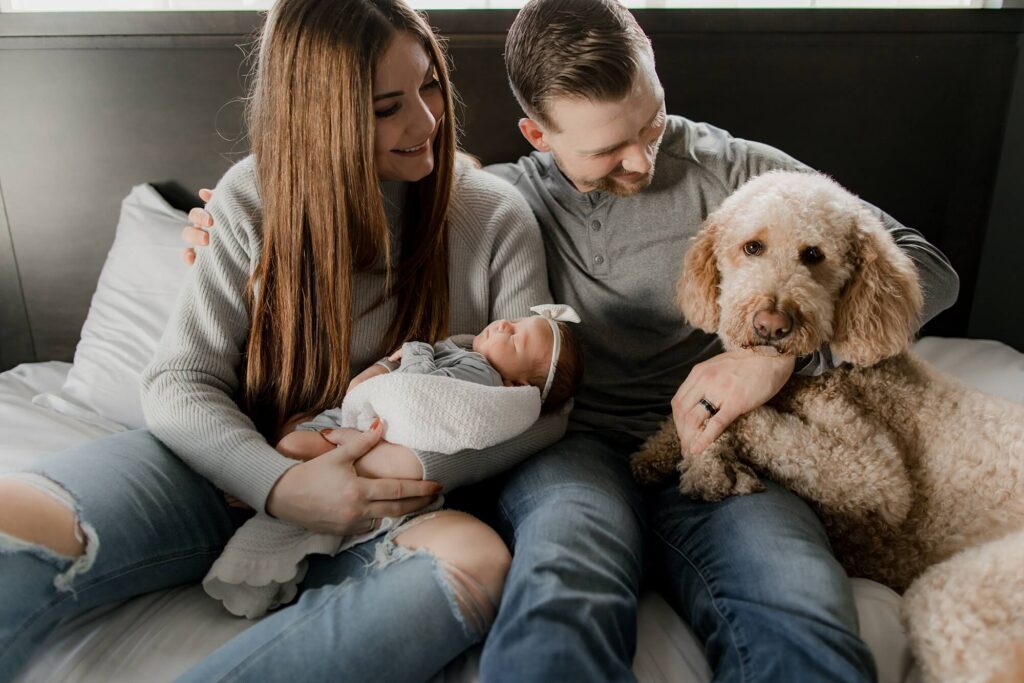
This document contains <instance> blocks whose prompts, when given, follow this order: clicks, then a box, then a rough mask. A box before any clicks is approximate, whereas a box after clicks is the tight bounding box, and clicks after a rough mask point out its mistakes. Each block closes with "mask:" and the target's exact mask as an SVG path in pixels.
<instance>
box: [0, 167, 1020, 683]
mask: <svg viewBox="0 0 1024 683" xmlns="http://www.w3.org/2000/svg"><path fill="white" fill-rule="evenodd" d="M183 221H184V214H183V213H182V212H181V211H179V210H177V209H175V208H174V207H172V206H171V205H170V204H169V203H168V202H167V201H166V200H165V199H164V198H163V197H162V196H161V195H160V194H159V193H158V192H157V191H156V190H155V189H154V188H153V187H152V186H150V185H138V186H136V187H135V188H133V189H132V192H131V193H130V194H129V195H128V197H127V198H125V200H124V202H123V203H122V208H121V217H120V220H119V222H118V226H117V231H116V235H115V239H114V244H113V246H112V247H111V249H110V252H109V253H108V255H107V260H106V263H105V265H104V267H103V271H102V273H101V275H100V280H99V283H98V285H97V289H96V292H95V293H94V295H93V299H92V304H91V307H90V309H89V313H88V316H87V318H86V322H85V325H84V326H83V328H82V333H81V339H80V341H79V344H78V348H77V350H76V353H75V360H74V363H73V364H72V363H66V362H60V361H49V362H38V363H24V364H21V365H18V366H17V367H14V368H13V369H11V370H8V371H7V372H4V373H2V374H0V473H2V472H5V471H11V470H17V469H20V468H23V467H25V466H27V465H30V464H31V463H32V462H34V461H35V460H37V459H39V458H41V457H44V456H45V455H47V454H49V453H53V452H56V451H59V450H61V449H64V448H68V447H71V446H74V445H76V444H79V443H82V442H84V441H88V440H90V439H94V438H97V437H99V436H102V435H105V434H110V433H112V432H114V431H118V430H121V429H126V428H132V427H138V426H141V424H142V423H141V420H142V416H141V410H140V409H139V406H138V373H139V371H140V370H141V368H142V367H143V366H144V364H145V362H146V360H147V359H148V357H149V354H150V353H151V352H152V350H153V348H155V345H156V342H157V339H158V338H159V334H160V330H161V328H162V325H163V322H164V321H165V320H166V318H167V316H168V315H169V313H170V309H171V307H172V306H173V304H174V298H175V295H176V292H177V289H178V287H179V286H180V282H181V281H182V278H183V276H184V273H185V267H184V266H183V265H182V264H181V262H180V259H179V258H178V250H179V242H178V232H179V230H180V227H181V225H182V223H183ZM916 350H917V351H918V353H920V354H921V355H922V356H923V357H925V358H926V359H928V360H929V361H931V362H932V363H933V364H935V365H936V366H937V367H939V368H941V369H943V370H945V371H947V372H949V373H951V374H953V375H955V376H957V377H959V378H960V379H961V380H962V381H963V382H964V383H965V384H967V385H969V386H973V387H976V388H979V389H982V390H985V391H988V392H991V393H994V394H999V395H1002V396H1006V397H1008V398H1010V399H1012V400H1016V401H1020V402H1022V403H1024V354H1021V353H1019V352H1017V351H1015V350H1014V349H1012V348H1010V347H1009V346H1006V345H1004V344H1002V343H1000V342H997V341H984V340H969V339H945V338H936V337H927V338H924V339H922V340H920V341H919V342H918V343H917V345H916ZM853 581H854V587H855V592H856V598H857V606H858V610H859V614H860V622H861V632H862V635H863V637H864V638H865V640H866V641H867V642H868V644H869V646H870V647H871V650H872V652H873V653H874V655H875V658H876V662H877V664H878V670H879V676H880V681H882V682H883V683H903V682H906V681H913V680H914V678H915V677H916V671H915V669H914V666H913V661H912V658H911V655H910V652H909V649H908V647H907V641H906V638H905V636H904V634H903V631H902V628H901V626H900V621H899V614H898V612H899V605H900V598H899V596H898V595H897V594H895V593H894V592H893V591H891V590H889V589H888V588H886V587H884V586H881V585H879V584H877V583H874V582H871V581H867V580H864V579H856V578H855V579H854V580H853ZM251 623H252V622H249V621H246V620H244V619H239V618H236V617H233V616H231V615H230V614H228V613H227V612H225V611H224V610H223V609H222V608H221V606H220V604H219V603H218V602H216V601H214V600H212V599H210V598H208V597H207V596H206V595H205V594H204V593H203V591H202V589H201V588H200V586H199V585H198V584H196V585H183V586H179V587H177V588H173V589H169V590H164V591H160V592H157V593H153V594H149V595H145V596H141V597H138V598H135V599H133V600H130V601H128V602H126V603H124V604H121V605H115V606H110V607H106V608H102V609H99V610H95V611H92V612H90V613H87V614H85V615H82V616H81V617H79V618H77V619H75V620H72V621H69V622H67V623H65V624H63V625H61V627H59V628H58V629H57V630H56V631H55V632H54V633H53V634H52V635H51V636H50V638H49V639H48V640H47V642H46V643H45V644H44V645H43V647H41V648H40V650H39V652H38V653H37V655H36V656H35V657H34V658H33V659H32V660H31V662H30V663H29V664H28V666H27V667H26V669H25V670H24V671H22V672H21V674H20V676H19V678H18V679H16V680H18V681H21V682H27V681H33V682H36V681H69V682H72V681H136V680H139V679H143V678H144V679H145V680H147V681H163V680H172V679H173V678H175V677H176V676H177V675H178V674H180V673H182V672H184V671H185V670H186V669H187V668H188V667H189V666H190V665H191V664H193V663H194V662H196V661H198V660H199V659H201V658H202V657H203V656H204V655H206V654H207V653H209V652H211V651H212V650H214V649H215V648H216V647H217V646H218V645H220V644H221V643H223V642H225V641H226V640H228V639H229V638H231V637H232V636H234V635H235V634H237V633H239V632H241V631H242V630H244V629H245V628H247V627H248V626H249V625H250V624H251ZM478 656H479V648H475V649H473V650H470V651H469V652H467V653H465V654H464V655H462V656H460V657H459V658H458V659H456V660H455V661H453V662H451V663H450V664H449V665H448V666H447V667H446V669H445V670H444V671H442V672H441V673H439V674H437V675H436V676H435V677H434V679H433V680H434V681H460V682H461V681H473V680H476V679H477V676H476V670H477V662H478ZM633 668H634V671H635V673H636V675H637V678H638V679H639V680H640V681H643V682H651V683H653V682H656V681H680V680H683V681H698V682H699V681H708V680H710V670H709V668H708V665H707V662H706V661H705V659H704V657H703V654H702V651H701V647H700V645H699V644H698V642H697V641H696V639H695V638H694V637H693V635H692V634H691V632H690V631H689V630H688V628H687V627H686V626H685V625H684V624H683V622H682V621H681V620H680V619H679V618H678V617H677V616H676V615H675V613H674V612H673V611H672V609H671V608H670V607H669V606H668V605H667V604H666V602H665V601H664V600H663V599H662V598H661V597H660V596H658V595H657V594H656V593H654V592H653V591H650V590H648V591H645V592H644V594H643V596H642V598H641V604H640V621H639V645H638V649H637V653H636V657H635V659H634V663H633ZM430 673H431V672H424V675H428V674H430Z"/></svg>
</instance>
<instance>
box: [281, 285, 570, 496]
mask: <svg viewBox="0 0 1024 683" xmlns="http://www.w3.org/2000/svg"><path fill="white" fill-rule="evenodd" d="M531 310H533V311H534V312H536V313H538V315H535V316H531V317H529V318H520V319H518V320H512V321H508V320H496V321H494V322H492V323H491V324H490V325H488V326H487V327H485V328H484V330H483V331H482V332H480V334H478V335H476V336H471V335H468V334H467V335H456V336H453V337H449V338H447V339H445V340H443V341H440V342H438V343H436V344H434V345H430V344H428V343H426V342H418V341H413V342H406V343H405V344H403V345H402V348H400V349H399V350H398V351H396V352H395V353H393V354H391V355H390V356H389V357H387V358H384V359H381V360H379V361H377V363H375V364H374V365H376V366H382V367H384V368H386V369H387V370H388V371H389V372H395V373H408V374H418V375H440V376H445V377H451V378H452V379H459V380H464V381H467V382H474V383H476V384H482V385H485V386H494V387H498V386H506V387H519V386H527V385H532V386H535V387H537V389H539V390H540V396H541V412H542V413H551V412H554V411H555V410H557V409H559V408H561V407H562V406H563V405H565V403H566V401H568V400H569V399H570V398H571V397H572V395H573V394H574V393H576V389H577V387H578V386H579V383H580V379H581V377H582V375H583V357H582V351H581V349H580V345H579V342H578V341H577V340H576V338H575V337H574V336H573V334H572V331H571V330H570V329H569V326H568V325H567V324H566V323H567V322H579V317H578V316H577V315H576V312H575V311H573V310H572V308H570V307H568V306H551V305H548V306H535V307H533V308H532V309H531ZM361 377H362V375H360V376H358V377H356V378H355V379H353V380H352V382H351V383H350V384H349V391H351V390H352V389H353V388H354V387H355V386H356V385H357V384H359V383H361V381H363V380H361V379H360V378H361ZM340 426H341V408H332V409H330V410H326V411H324V412H322V413H320V414H319V415H317V416H316V417H315V418H313V419H312V420H310V421H308V422H303V423H302V424H300V425H299V426H298V427H297V428H296V430H295V431H293V432H291V433H290V434H286V435H285V436H284V437H282V438H281V440H280V441H278V443H277V451H278V452H279V453H281V454H282V455H285V456H287V457H289V458H294V459H296V460H310V459H312V458H315V457H316V456H318V455H322V454H324V453H326V452H327V451H329V450H331V449H333V448H335V447H336V446H335V444H334V443H332V442H330V441H327V439H326V438H324V437H323V436H321V434H322V433H323V432H326V431H329V430H332V429H335V428H338V427H340ZM363 460H366V461H367V462H365V463H362V464H360V463H359V462H357V463H356V470H357V471H358V472H359V473H360V474H361V475H364V476H374V477H405V476H407V475H409V474H410V471H408V470H407V469H405V468H403V467H402V463H395V462H393V461H392V462H391V467H390V468H387V467H385V469H382V468H381V467H379V466H378V464H377V463H374V462H373V460H374V458H373V456H372V454H371V455H370V456H367V457H366V458H363ZM381 464H383V463H381Z"/></svg>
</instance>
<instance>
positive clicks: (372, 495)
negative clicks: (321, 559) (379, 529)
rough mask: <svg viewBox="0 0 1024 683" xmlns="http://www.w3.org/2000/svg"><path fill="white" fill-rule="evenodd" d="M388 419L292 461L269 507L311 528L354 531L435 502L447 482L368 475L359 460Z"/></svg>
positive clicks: (341, 533) (279, 515)
mask: <svg viewBox="0 0 1024 683" xmlns="http://www.w3.org/2000/svg"><path fill="white" fill-rule="evenodd" d="M383 431H384V430H383V425H382V424H381V423H380V422H378V423H377V424H376V425H375V426H374V428H373V429H370V430H369V431H367V432H363V433H361V434H359V435H357V436H352V438H349V439H346V440H345V442H344V443H342V444H341V445H339V446H338V447H337V448H335V449H334V450H332V451H329V452H327V453H324V454H323V455H321V456H320V457H318V458H314V459H313V460H308V461H306V462H304V463H301V464H299V465H296V466H295V467H292V468H291V469H289V470H288V471H287V472H285V473H284V474H283V475H281V478H280V479H278V480H277V483H276V484H275V485H274V488H273V489H271V491H270V496H269V497H268V498H267V505H266V508H267V512H268V513H269V514H271V515H273V516H274V517H277V518H278V519H283V520H285V521H288V522H292V523H293V524H298V525H299V526H302V527H304V528H306V529H309V530H310V531H317V532H320V533H328V534H334V535H336V536H350V535H353V534H360V533H364V532H366V531H369V530H371V529H372V528H374V527H375V524H376V522H377V520H379V519H380V518H381V517H399V516H401V515H404V514H408V513H410V512H414V511H416V510H419V509H420V508H422V507H425V506H426V505H429V504H430V503H431V502H433V500H434V498H435V496H436V495H437V494H438V493H440V491H441V486H440V485H439V484H437V483H436V482H432V481H416V480H412V479H366V478H362V477H360V476H358V474H357V473H356V470H355V466H354V463H355V461H356V460H358V459H359V458H361V457H363V455H365V454H366V453H367V452H369V451H370V450H371V449H373V448H374V446H376V445H377V444H378V442H380V439H381V435H382V434H383Z"/></svg>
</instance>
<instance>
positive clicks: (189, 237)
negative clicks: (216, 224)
mask: <svg viewBox="0 0 1024 683" xmlns="http://www.w3.org/2000/svg"><path fill="white" fill-rule="evenodd" d="M199 198H200V199H202V200H203V201H204V202H205V203H207V204H208V203H209V202H210V199H212V198H213V192H212V191H211V190H207V189H205V188H204V189H202V190H199ZM212 227H213V216H211V215H210V214H209V213H208V212H207V211H206V210H204V209H200V208H198V207H197V208H195V209H192V210H191V211H189V212H188V225H187V226H185V228H184V229H182V231H181V239H182V241H183V242H185V244H192V245H194V246H196V247H205V246H206V245H208V244H209V243H210V233H209V232H208V230H209V229H210V228H212ZM181 257H182V258H183V259H185V263H187V264H188V265H190V266H191V265H192V264H193V263H195V262H196V250H195V249H194V248H192V247H186V248H185V249H184V250H183V251H182V254H181Z"/></svg>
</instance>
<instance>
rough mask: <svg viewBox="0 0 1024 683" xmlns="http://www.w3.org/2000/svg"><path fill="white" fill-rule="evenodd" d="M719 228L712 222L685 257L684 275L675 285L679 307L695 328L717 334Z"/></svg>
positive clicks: (707, 222) (681, 275)
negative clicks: (717, 244) (716, 251)
mask: <svg viewBox="0 0 1024 683" xmlns="http://www.w3.org/2000/svg"><path fill="white" fill-rule="evenodd" d="M718 233H719V228H718V225H717V224H716V223H715V222H714V221H713V220H712V219H711V218H709V219H708V220H706V221H705V222H704V225H703V226H702V227H701V229H700V232H698V233H697V236H696V237H695V238H694V240H693V244H691V245H690V248H689V249H688V250H687V251H686V256H684V257H683V272H682V273H681V274H680V275H679V282H678V283H677V284H676V305H677V306H678V307H679V310H681V311H682V312H683V315H684V316H686V319H687V320H688V321H689V322H690V324H691V325H693V326H694V327H699V328H700V329H702V330H704V331H705V332H717V331H718V283H719V278H720V274H719V272H718V264H717V262H716V260H715V241H716V238H717V236H718Z"/></svg>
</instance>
